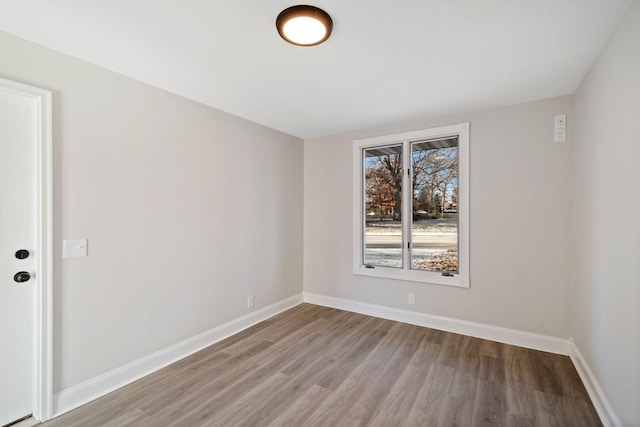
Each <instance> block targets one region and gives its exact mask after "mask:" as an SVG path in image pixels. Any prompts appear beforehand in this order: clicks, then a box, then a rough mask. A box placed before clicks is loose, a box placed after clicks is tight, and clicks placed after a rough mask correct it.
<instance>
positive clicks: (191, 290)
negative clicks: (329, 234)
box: [0, 33, 303, 392]
mask: <svg viewBox="0 0 640 427" xmlns="http://www.w3.org/2000/svg"><path fill="white" fill-rule="evenodd" d="M0 58H1V60H0V77H3V78H7V79H12V80H16V81H20V82H23V83H27V84H31V85H34V86H39V87H42V88H45V89H50V90H52V91H53V97H54V111H53V114H54V124H53V126H54V141H53V144H54V153H53V155H54V165H53V168H54V185H53V192H54V279H55V282H54V286H55V288H54V383H55V385H54V391H56V392H57V391H60V390H64V389H66V388H68V387H70V386H73V385H76V384H79V383H81V382H83V381H85V380H88V379H91V378H94V377H96V376H97V375H100V374H103V373H105V372H107V371H109V370H111V369H114V368H117V367H120V366H122V365H124V364H126V363H128V362H131V361H133V360H136V359H138V358H140V357H143V356H146V355H149V354H151V353H152V352H154V351H157V350H160V349H164V348H166V347H168V346H170V345H173V344H176V343H177V342H179V341H181V340H184V339H187V338H190V337H193V336H194V335H196V334H198V333H201V332H203V331H206V330H208V329H210V328H213V327H215V326H218V325H220V324H222V323H224V322H227V321H229V320H231V319H234V318H237V317H239V316H241V315H244V314H246V313H247V312H248V310H247V308H246V299H247V296H248V295H254V296H255V304H256V307H255V309H258V308H260V307H263V306H266V305H269V304H272V303H274V302H276V301H280V300H282V299H284V298H286V297H289V296H291V295H294V294H298V293H300V292H301V291H302V255H301V252H302V179H303V176H302V163H303V157H302V156H303V143H302V141H301V140H299V139H297V138H294V137H291V136H288V135H285V134H282V133H279V132H276V131H273V130H271V129H267V128H265V127H262V126H259V125H256V124H254V123H251V122H248V121H246V120H242V119H240V118H237V117H234V116H231V115H229V114H226V113H223V112H220V111H217V110H214V109H211V108H208V107H205V106H203V105H200V104H198V103H195V102H192V101H189V100H186V99H184V98H180V97H178V96H174V95H171V94H169V93H167V92H164V91H161V90H159V89H156V88H153V87H151V86H147V85H145V84H142V83H139V82H137V81H134V80H131V79H129V78H125V77H122V76H120V75H118V74H115V73H112V72H110V71H107V70H105V69H102V68H99V67H96V66H93V65H90V64H87V63H85V62H82V61H79V60H76V59H73V58H70V57H68V56H64V55H61V54H59V53H56V52H53V51H51V50H48V49H44V48H41V47H38V46H35V45H33V44H30V43H27V42H25V41H22V40H19V39H17V38H14V37H11V36H8V35H6V34H2V33H0ZM81 237H88V238H89V256H88V257H87V258H74V259H65V260H63V259H61V247H62V240H63V239H73V238H81Z"/></svg>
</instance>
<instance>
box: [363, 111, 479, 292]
mask: <svg viewBox="0 0 640 427" xmlns="http://www.w3.org/2000/svg"><path fill="white" fill-rule="evenodd" d="M353 161H354V179H353V182H354V192H353V194H354V219H353V225H354V227H353V229H354V232H353V242H354V243H353V244H354V248H353V249H354V250H353V257H354V260H353V272H354V273H355V274H361V275H367V276H376V277H386V278H393V279H401V280H412V281H418V282H427V283H436V284H443V285H452V286H461V287H469V123H462V124H458V125H453V126H445V127H439V128H433V129H425V130H420V131H415V132H406V133H402V134H397V135H389V136H383V137H376V138H368V139H360V140H355V141H353Z"/></svg>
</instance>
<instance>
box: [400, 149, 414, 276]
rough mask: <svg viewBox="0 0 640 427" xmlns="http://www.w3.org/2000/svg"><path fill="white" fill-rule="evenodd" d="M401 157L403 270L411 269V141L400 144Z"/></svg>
mask: <svg viewBox="0 0 640 427" xmlns="http://www.w3.org/2000/svg"><path fill="white" fill-rule="evenodd" d="M402 150H403V152H402V158H403V160H404V161H403V164H404V171H403V174H402V176H403V181H402V242H403V252H402V255H403V258H402V266H403V270H405V271H409V270H410V269H411V248H410V247H411V220H412V206H411V201H412V200H413V197H412V194H411V192H412V188H411V143H410V142H409V141H408V140H405V141H404V142H403V144H402Z"/></svg>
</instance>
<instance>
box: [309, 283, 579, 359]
mask: <svg viewBox="0 0 640 427" xmlns="http://www.w3.org/2000/svg"><path fill="white" fill-rule="evenodd" d="M304 302H308V303H310V304H316V305H322V306H325V307H331V308H337V309H340V310H346V311H352V312H354V313H360V314H366V315H368V316H374V317H380V318H382V319H389V320H395V321H397V322H403V323H410V324H412V325H418V326H424V327H427V328H432V329H438V330H441V331H447V332H453V333H456V334H462V335H469V336H472V337H476V338H483V339H487V340H491V341H497V342H501V343H505V344H512V345H517V346H520V347H526V348H530V349H533V350H541V351H547V352H549V353H556V354H562V355H565V356H566V355H568V354H569V340H566V339H563V338H557V337H552V336H549V335H542V334H534V333H531V332H524V331H518V330H516V329H508V328H503V327H500V326H493V325H487V324H484V323H476V322H469V321H467V320H459V319H453V318H451V317H443V316H434V315H431V314H425V313H419V312H417V311H409V310H402V309H398V308H392V307H385V306H382V305H375V304H368V303H364V302H359V301H353V300H347V299H342V298H334V297H328V296H324V295H318V294H312V293H308V292H305V293H304Z"/></svg>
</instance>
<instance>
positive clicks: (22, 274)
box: [13, 271, 31, 283]
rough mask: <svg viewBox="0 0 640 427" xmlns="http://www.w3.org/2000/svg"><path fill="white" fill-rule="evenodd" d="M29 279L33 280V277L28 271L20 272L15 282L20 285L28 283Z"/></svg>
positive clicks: (14, 277)
mask: <svg viewBox="0 0 640 427" xmlns="http://www.w3.org/2000/svg"><path fill="white" fill-rule="evenodd" d="M29 279H31V275H30V274H29V273H28V272H26V271H18V272H17V273H16V274H15V276H13V280H15V281H16V282H18V283H23V282H27V281H28V280H29Z"/></svg>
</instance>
